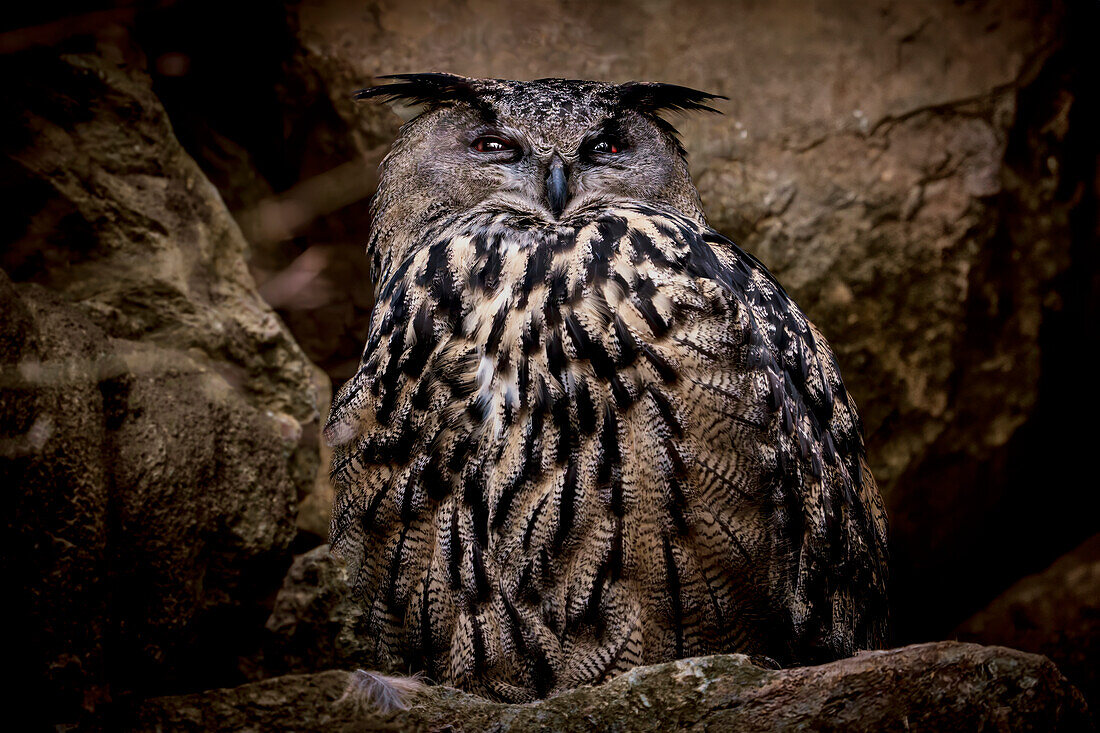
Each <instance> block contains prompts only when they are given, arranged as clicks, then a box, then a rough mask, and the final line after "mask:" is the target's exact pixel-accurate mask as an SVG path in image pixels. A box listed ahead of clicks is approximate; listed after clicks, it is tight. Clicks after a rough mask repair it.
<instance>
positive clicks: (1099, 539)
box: [955, 535, 1100, 711]
mask: <svg viewBox="0 0 1100 733" xmlns="http://www.w3.org/2000/svg"><path fill="white" fill-rule="evenodd" d="M955 636H957V638H959V639H960V640H962V641H973V642H978V643H981V644H1000V645H1003V646H1010V647H1014V648H1016V649H1022V650H1024V651H1028V652H1034V653H1036V654H1043V655H1046V656H1048V657H1050V658H1051V660H1052V661H1054V663H1055V664H1057V665H1058V669H1060V670H1061V671H1062V673H1063V674H1065V676H1066V677H1067V678H1069V680H1070V681H1071V682H1073V684H1075V685H1076V686H1077V687H1078V688H1079V689H1080V690H1081V692H1082V693H1083V694H1084V696H1085V699H1086V700H1088V702H1089V707H1090V708H1091V709H1092V710H1094V711H1095V710H1097V709H1098V706H1100V675H1098V672H1100V535H1096V536H1094V537H1093V538H1092V539H1090V540H1088V541H1087V542H1085V543H1084V544H1082V545H1081V546H1080V547H1078V548H1077V549H1075V550H1074V551H1073V552H1070V553H1068V554H1067V555H1065V556H1063V557H1062V558H1060V559H1059V560H1058V561H1057V562H1055V563H1054V564H1053V565H1051V566H1050V567H1049V568H1047V569H1046V570H1044V571H1043V572H1041V573H1037V574H1036V575H1030V576H1028V577H1026V578H1023V579H1022V580H1020V581H1019V582H1017V583H1016V584H1015V585H1013V586H1012V587H1011V588H1009V589H1008V590H1006V591H1005V592H1004V593H1002V594H1001V595H999V596H997V598H996V599H994V601H993V602H992V603H990V604H989V606H987V607H986V608H984V609H982V610H981V611H979V612H978V613H976V614H974V615H973V616H971V617H970V618H969V619H967V620H966V621H965V622H964V623H963V624H962V625H961V626H959V628H958V629H956V630H955Z"/></svg>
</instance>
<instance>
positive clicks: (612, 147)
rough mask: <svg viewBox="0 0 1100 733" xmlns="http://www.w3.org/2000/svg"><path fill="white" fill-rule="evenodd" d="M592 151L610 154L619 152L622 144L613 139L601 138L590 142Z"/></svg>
mask: <svg viewBox="0 0 1100 733" xmlns="http://www.w3.org/2000/svg"><path fill="white" fill-rule="evenodd" d="M592 152H593V153H610V154H615V153H621V152H622V146H621V145H620V144H619V143H617V142H615V141H614V140H609V139H607V138H601V139H599V140H597V141H596V142H594V143H593V144H592Z"/></svg>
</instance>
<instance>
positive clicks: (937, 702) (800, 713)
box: [127, 642, 1091, 733]
mask: <svg viewBox="0 0 1100 733" xmlns="http://www.w3.org/2000/svg"><path fill="white" fill-rule="evenodd" d="M352 674H353V673H351V672H345V671H338V670H332V671H327V672H318V673H314V674H302V675H286V676H283V677H275V678H272V679H267V680H264V681H262V682H256V683H253V684H248V685H244V686H242V687H237V688H234V689H225V690H212V691H209V692H203V693H198V694H194V695H185V696H180V697H162V698H156V699H153V700H149V701H147V702H146V703H144V704H143V705H142V706H141V707H140V708H139V709H138V710H137V711H136V712H135V713H134V715H133V717H132V719H131V720H129V721H127V726H128V727H129V728H130V729H133V730H159V731H200V730H242V729H248V730H297V731H325V732H326V733H332V732H333V731H351V730H356V731H370V730H415V731H482V730H495V731H500V730H536V729H543V730H545V729H550V730H559V731H574V730H575V731H581V730H584V731H589V730H638V731H645V730H654V731H658V730H671V729H679V730H703V729H708V730H710V729H713V730H835V729H843V730H851V731H886V730H970V731H981V730H997V731H1003V730H1004V731H1007V730H1042V731H1077V730H1091V724H1090V721H1089V718H1088V713H1087V711H1086V708H1085V703H1084V700H1083V699H1082V697H1081V695H1080V693H1079V692H1077V690H1076V689H1074V688H1073V686H1072V685H1070V684H1069V682H1067V681H1066V679H1065V678H1064V677H1062V675H1061V674H1060V673H1059V672H1058V670H1057V668H1056V667H1055V666H1054V664H1053V663H1051V662H1050V661H1049V660H1048V659H1046V658H1045V657H1041V656H1037V655H1034V654H1025V653H1023V652H1018V651H1014V650H1011V649H1006V648H1002V647H987V646H979V645H977V644H962V643H957V642H939V643H935V644H918V645H915V646H908V647H904V648H901V649H893V650H889V651H878V652H867V653H864V654H861V655H858V656H856V657H853V658H851V659H843V660H840V661H838V662H833V663H831V664H825V665H821V666H818V667H803V668H798V669H784V670H768V669H763V668H761V667H758V666H756V665H754V664H753V663H752V661H751V660H750V659H749V658H748V657H746V656H744V655H740V654H729V655H716V656H710V657H697V658H694V659H684V660H680V661H678V662H670V663H667V664H658V665H653V666H650V667H639V668H637V669H634V670H632V671H630V672H628V673H626V674H624V675H621V676H619V677H616V678H615V679H613V680H611V681H610V682H607V683H606V684H603V685H599V686H597V687H582V688H579V689H576V690H573V691H571V692H567V693H564V694H562V695H559V696H557V697H554V698H551V699H549V700H543V701H540V702H536V703H531V704H528V705H503V704H499V703H493V702H489V701H487V700H483V699H481V698H477V697H474V696H471V695H467V694H465V693H463V692H460V691H458V690H455V689H452V688H448V687H428V688H427V689H425V690H424V691H423V692H421V693H419V694H418V695H417V696H416V697H414V698H413V699H412V700H411V704H410V707H409V709H408V710H406V711H402V712H398V713H394V714H390V715H386V716H380V715H377V714H373V713H371V712H370V711H365V710H362V709H360V708H359V707H358V706H357V705H355V704H354V703H353V702H349V701H347V700H343V701H341V697H342V695H343V692H344V690H345V689H346V687H347V686H348V683H349V681H350V680H351V679H352Z"/></svg>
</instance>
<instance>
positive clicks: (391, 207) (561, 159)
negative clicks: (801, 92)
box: [359, 74, 715, 227]
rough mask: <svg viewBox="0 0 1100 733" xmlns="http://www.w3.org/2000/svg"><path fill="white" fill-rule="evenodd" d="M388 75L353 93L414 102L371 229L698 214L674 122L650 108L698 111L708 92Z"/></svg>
mask: <svg viewBox="0 0 1100 733" xmlns="http://www.w3.org/2000/svg"><path fill="white" fill-rule="evenodd" d="M396 78H397V79H400V80H401V81H400V82H399V83H395V84H389V85H386V86H380V87H373V88H371V89H367V90H364V91H363V92H360V94H359V97H360V98H367V97H379V98H384V99H387V98H388V99H391V100H402V101H404V102H409V103H413V104H417V105H422V106H425V107H426V111H425V112H423V113H422V114H420V115H419V116H418V117H416V118H415V119H414V120H412V121H411V122H410V123H408V124H407V125H405V127H404V128H402V131H401V135H400V137H399V138H398V140H397V141H396V142H395V144H394V148H393V150H392V151H391V153H390V154H389V155H388V156H387V158H386V160H385V162H384V164H383V166H382V177H381V181H380V185H379V192H378V197H377V199H376V205H375V214H376V226H377V225H378V224H379V223H381V224H382V225H383V226H385V224H386V221H385V220H389V221H390V222H391V223H396V222H402V223H403V225H404V226H406V227H408V226H410V225H412V226H416V225H417V224H421V225H423V224H426V223H427V222H428V221H430V219H431V218H434V217H437V216H440V215H444V214H448V213H455V212H482V213H486V214H499V213H505V214H515V215H516V216H515V219H514V220H515V221H516V222H522V224H517V226H532V227H539V226H546V225H553V224H555V223H558V222H565V221H568V220H570V219H571V218H572V217H577V216H582V215H584V214H585V213H586V212H590V211H592V210H594V209H599V208H601V207H603V206H606V205H614V204H616V203H624V202H632V203H647V204H651V205H654V206H658V207H663V208H671V209H673V210H675V211H678V212H679V213H681V214H684V215H686V216H689V217H691V218H695V219H698V220H700V221H702V218H703V215H702V211H701V210H700V207H699V201H698V196H697V194H696V191H695V187H694V185H693V184H692V181H691V176H690V174H689V173H688V168H687V164H686V161H685V157H684V152H683V149H682V148H681V147H680V144H679V141H678V140H677V138H676V131H675V130H674V129H673V128H672V126H671V125H669V124H668V123H667V122H665V121H664V120H663V119H661V118H660V117H659V116H658V112H660V111H663V110H690V109H710V108H709V107H706V106H705V105H704V104H703V102H704V101H707V100H710V99H713V98H714V97H715V95H709V94H704V93H702V92H697V91H694V90H691V89H686V88H684V87H677V86H673V85H665V84H638V83H628V84H621V85H617V84H609V83H603V82H592V81H573V80H563V79H540V80H536V81H530V82H521V81H504V80H497V79H469V78H466V77H458V76H451V75H447V74H418V75H405V76H400V77H396ZM380 218H381V219H383V221H381V222H379V219H380Z"/></svg>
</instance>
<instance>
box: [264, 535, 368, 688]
mask: <svg viewBox="0 0 1100 733" xmlns="http://www.w3.org/2000/svg"><path fill="white" fill-rule="evenodd" d="M363 615H364V614H363V611H362V609H361V608H360V607H359V605H358V604H357V603H355V602H354V601H352V599H351V598H350V597H349V593H348V585H347V572H346V570H345V567H344V563H343V562H342V561H340V560H338V559H337V558H335V557H333V556H332V555H331V554H329V546H328V545H327V544H325V545H321V546H319V547H315V548H314V549H312V550H310V551H309V552H307V553H305V554H303V555H299V556H298V557H296V558H294V563H293V564H292V565H291V566H290V571H289V572H287V574H286V578H285V579H284V580H283V587H282V589H280V590H279V594H278V595H277V596H276V597H275V607H274V609H273V610H272V612H271V616H270V618H268V620H267V631H268V634H269V636H268V639H267V641H266V643H265V648H264V658H263V666H264V668H265V672H266V673H268V674H286V673H301V672H315V671H318V670H324V669H334V668H341V667H343V668H347V667H368V668H375V667H376V664H375V657H374V654H373V644H372V641H373V640H372V637H371V635H370V634H368V633H367V632H366V630H365V629H363V628H362V627H361V622H362V619H363Z"/></svg>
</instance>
